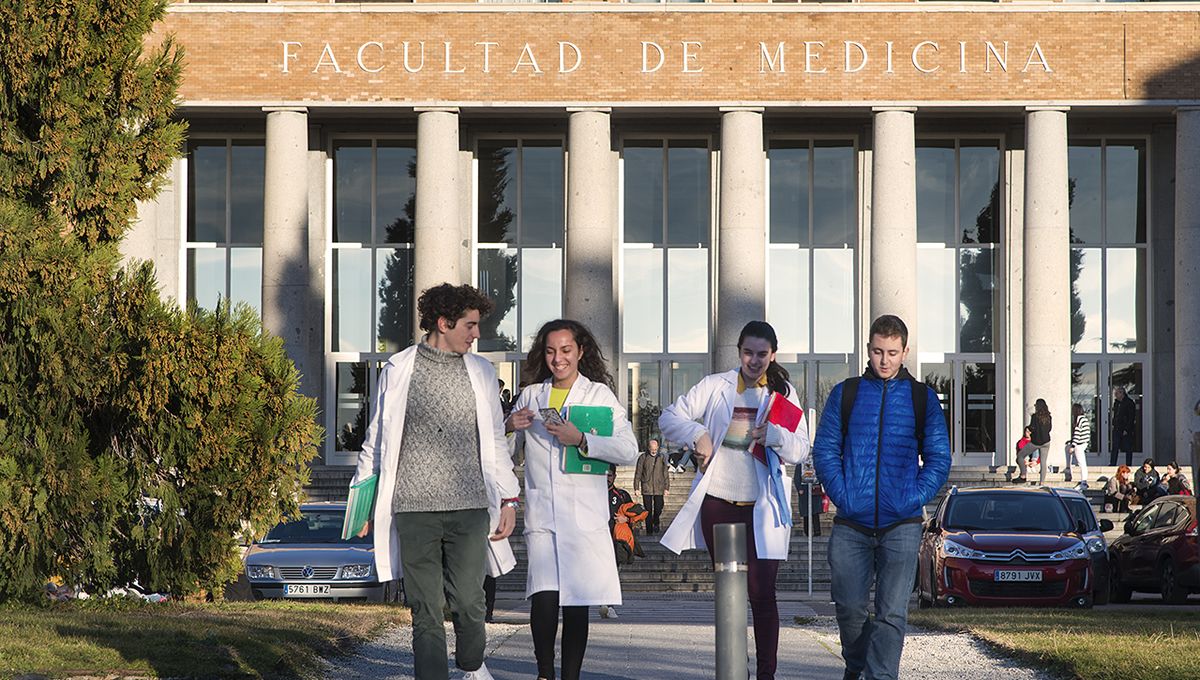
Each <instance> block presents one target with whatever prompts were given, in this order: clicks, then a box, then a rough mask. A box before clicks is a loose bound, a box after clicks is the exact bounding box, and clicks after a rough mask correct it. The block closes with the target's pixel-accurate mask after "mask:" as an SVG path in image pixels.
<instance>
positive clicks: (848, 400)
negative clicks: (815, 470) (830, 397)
mask: <svg viewBox="0 0 1200 680" xmlns="http://www.w3.org/2000/svg"><path fill="white" fill-rule="evenodd" d="M861 380H862V377H861V376H855V377H853V378H848V379H847V380H846V381H845V382H844V383H842V443H843V445H844V444H845V442H846V435H847V434H849V433H850V412H851V411H852V410H854V399H855V397H857V396H858V383H859V381H861ZM909 380H910V381H911V382H912V389H911V390H910V391H911V392H912V405H913V416H914V417H916V419H917V427H916V428H915V429H916V433H917V455H918V456H919V455H921V452H922V451H923V450H924V449H925V410H926V408H925V407H926V402H928V400H929V390H928V389H927V388H926V387H925V383H923V382H921V381H919V380H914V379H912V378H909Z"/></svg>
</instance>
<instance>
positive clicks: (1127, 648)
mask: <svg viewBox="0 0 1200 680" xmlns="http://www.w3.org/2000/svg"><path fill="white" fill-rule="evenodd" d="M909 621H910V622H911V623H912V624H914V625H917V626H921V627H924V628H933V629H938V630H950V631H965V632H969V633H971V634H973V635H975V636H976V637H979V638H980V639H982V640H984V641H986V642H988V643H991V644H992V645H994V646H996V647H998V648H1000V649H1002V650H1004V651H1005V652H1007V653H1009V654H1011V655H1013V656H1016V657H1019V658H1022V659H1025V660H1027V661H1030V662H1032V663H1033V664H1034V665H1036V666H1038V667H1041V668H1046V669H1048V670H1053V671H1058V672H1060V673H1063V674H1064V675H1067V676H1068V677H1075V678H1083V679H1084V680H1141V679H1143V678H1144V679H1145V680H1184V679H1185V678H1186V679H1188V680H1193V679H1194V678H1197V677H1200V612H1198V611H1196V610H1195V609H1190V608H1189V609H1180V610H1179V611H1174V610H1163V609H1156V610H1154V611H1146V612H1137V611H1129V610H1114V609H1107V608H1100V609H1092V610H1069V609H950V610H933V611H930V610H924V611H917V612H912V613H911V614H910V615H909Z"/></svg>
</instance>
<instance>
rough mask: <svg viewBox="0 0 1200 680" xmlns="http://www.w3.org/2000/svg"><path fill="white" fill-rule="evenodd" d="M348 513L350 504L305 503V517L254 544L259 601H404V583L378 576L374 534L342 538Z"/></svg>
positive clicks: (253, 587) (251, 566)
mask: <svg viewBox="0 0 1200 680" xmlns="http://www.w3.org/2000/svg"><path fill="white" fill-rule="evenodd" d="M345 515H346V504H345V503H305V504H304V505H301V506H300V518H299V519H296V520H292V521H289V522H281V523H280V524H277V525H275V527H274V528H273V529H271V530H270V531H269V532H267V535H266V536H265V537H264V538H263V539H262V540H260V541H257V542H255V543H254V544H253V545H252V546H250V549H249V550H248V551H246V556H245V558H244V563H245V567H246V578H247V580H248V581H249V582H250V592H251V593H252V594H253V596H254V599H256V600H261V599H263V598H288V599H292V598H299V599H312V598H322V599H332V600H342V599H363V600H368V601H371V602H396V601H398V600H399V592H400V587H399V583H398V582H397V581H386V582H383V583H380V582H379V580H378V579H377V578H376V574H375V547H374V545H375V543H374V539H373V537H372V536H370V535H367V536H365V537H363V538H350V539H348V540H345V541H343V540H342V538H341V533H342V519H343V518H344V517H345Z"/></svg>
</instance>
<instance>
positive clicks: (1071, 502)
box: [1063, 497, 1098, 533]
mask: <svg viewBox="0 0 1200 680" xmlns="http://www.w3.org/2000/svg"><path fill="white" fill-rule="evenodd" d="M1063 502H1064V503H1066V504H1067V510H1069V511H1070V513H1071V521H1072V522H1083V530H1084V532H1085V533H1090V532H1093V531H1096V530H1097V529H1098V527H1097V525H1096V513H1094V512H1092V505H1091V503H1088V501H1087V499H1086V498H1072V497H1066V498H1063Z"/></svg>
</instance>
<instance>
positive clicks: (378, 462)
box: [351, 346, 520, 581]
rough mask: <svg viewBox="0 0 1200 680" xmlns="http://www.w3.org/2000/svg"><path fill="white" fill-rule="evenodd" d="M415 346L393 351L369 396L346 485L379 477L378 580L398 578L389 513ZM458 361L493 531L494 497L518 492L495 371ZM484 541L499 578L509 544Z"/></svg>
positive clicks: (476, 361)
mask: <svg viewBox="0 0 1200 680" xmlns="http://www.w3.org/2000/svg"><path fill="white" fill-rule="evenodd" d="M416 355H417V348H416V346H413V347H409V348H408V349H406V350H404V351H402V352H399V353H398V354H393V355H392V357H391V358H390V359H388V362H387V364H385V365H384V367H383V370H382V371H381V372H380V374H379V389H378V390H377V391H376V394H375V399H374V411H373V412H372V415H371V424H370V426H369V427H367V434H366V438H365V439H364V440H363V445H362V451H361V452H359V454H358V468H357V469H356V470H355V471H354V479H353V480H352V481H351V484H356V483H358V481H359V480H361V479H365V478H367V477H370V476H371V475H373V474H378V475H379V480H378V482H377V486H376V493H375V513H374V517H373V519H374V522H375V526H374V530H375V531H374V533H375V570H376V572H377V573H378V576H379V580H380V581H390V580H392V579H396V578H402V577H403V576H404V574H403V570H402V569H401V566H400V540H399V536H398V534H397V531H396V526H395V515H393V514H392V496H393V495H394V494H395V492H396V466H397V464H398V463H399V458H400V440H401V439H402V437H403V435H404V414H405V410H406V409H407V407H408V387H409V384H410V382H411V380H412V374H413V363H414V361H415V359H416ZM463 359H464V361H465V363H466V366H467V374H468V375H469V376H470V378H471V387H472V388H473V389H474V390H475V421H476V423H477V424H478V427H479V462H480V467H481V468H482V470H483V483H484V487H485V488H486V490H487V495H488V516H489V517H490V519H491V521H490V528H489V531H492V530H495V527H496V526H497V525H498V524H499V522H500V500H501V499H504V498H516V497H517V496H518V495H519V494H520V483H519V482H518V481H517V476H516V475H515V474H514V473H513V466H512V458H511V457H509V454H508V443H507V442H506V441H505V437H504V415H503V412H502V411H501V408H500V394H499V391H498V390H497V388H496V369H495V368H493V367H492V364H491V363H489V362H488V360H487V359H484V358H482V357H480V356H478V355H476V354H465V355H463ZM481 539H482V540H485V541H487V544H488V560H487V562H488V563H487V573H488V575H489V576H500V575H501V574H505V573H507V572H509V571H512V568H513V567H514V566H516V563H517V561H516V558H515V557H514V556H513V551H512V547H511V546H510V545H509V544H508V540H507V539H505V540H503V541H491V540H488V539H487V538H486V537H481Z"/></svg>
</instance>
